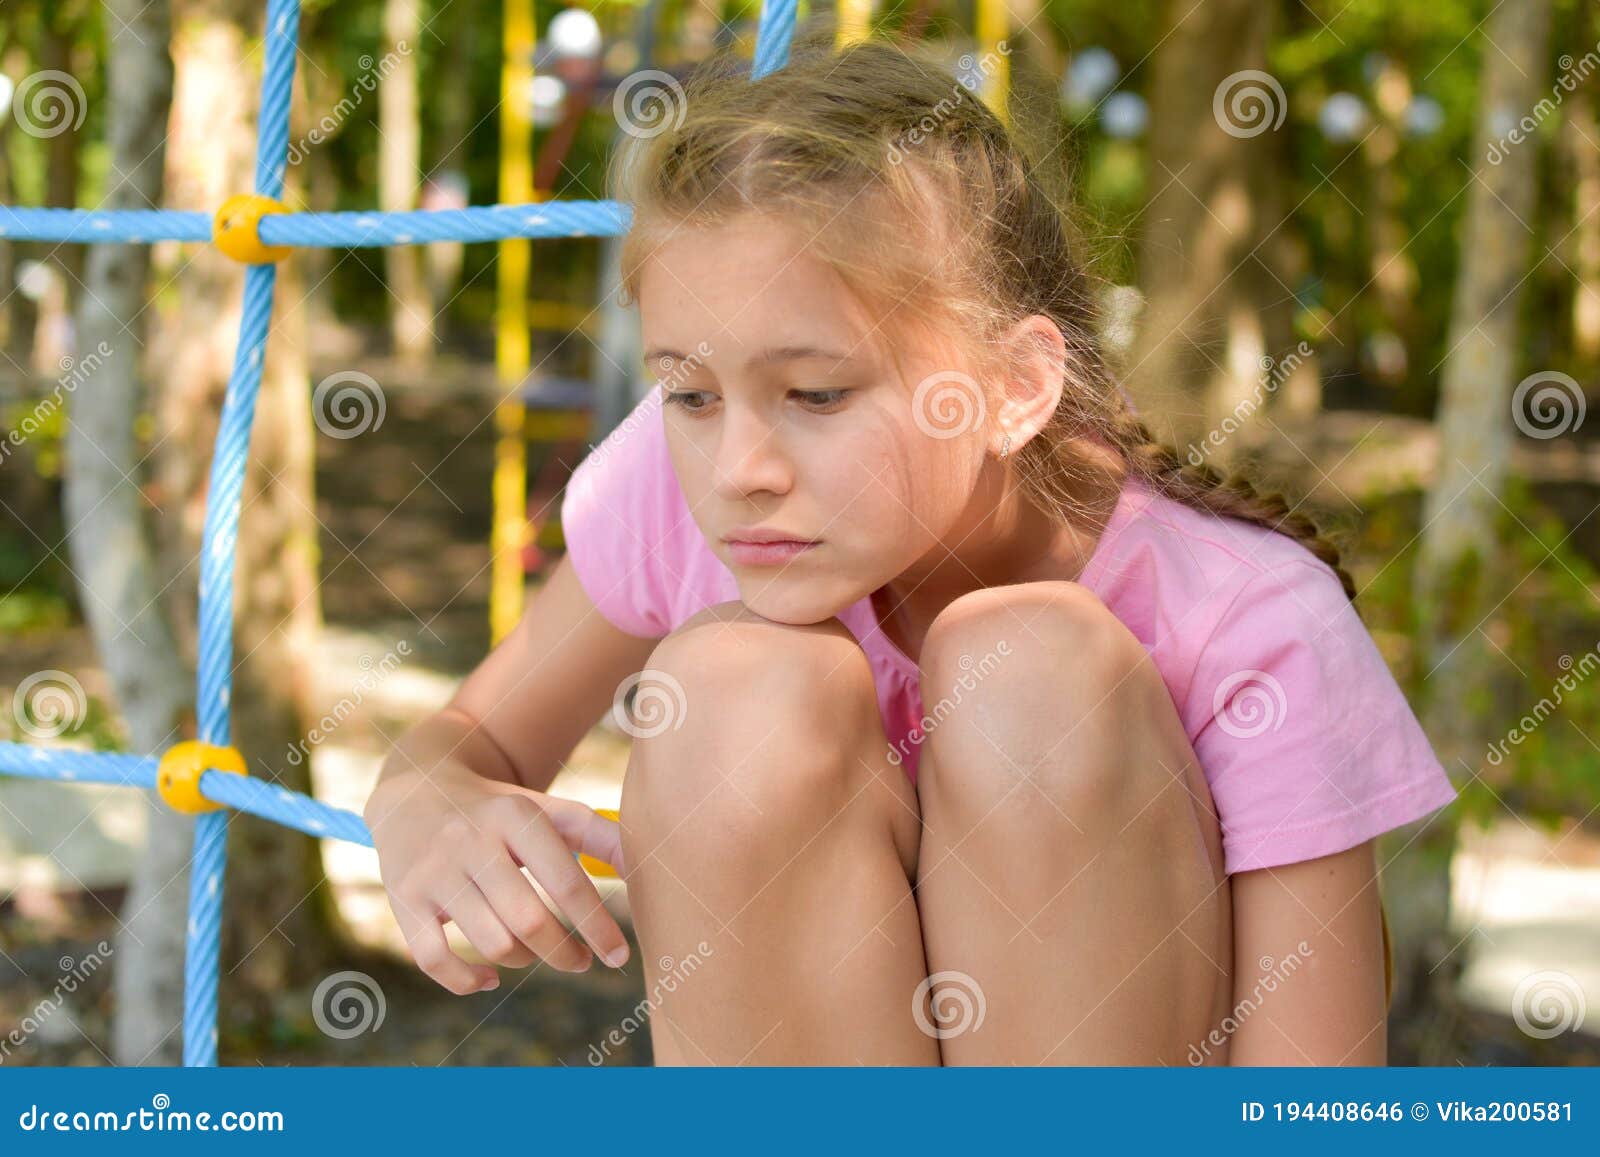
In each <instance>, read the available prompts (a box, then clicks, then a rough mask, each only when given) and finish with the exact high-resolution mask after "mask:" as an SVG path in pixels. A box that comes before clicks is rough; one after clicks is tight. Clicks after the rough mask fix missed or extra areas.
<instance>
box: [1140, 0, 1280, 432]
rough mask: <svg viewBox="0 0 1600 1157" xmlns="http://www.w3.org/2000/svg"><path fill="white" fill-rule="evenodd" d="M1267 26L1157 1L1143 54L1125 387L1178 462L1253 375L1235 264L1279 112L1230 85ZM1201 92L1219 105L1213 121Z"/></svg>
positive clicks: (1260, 342)
mask: <svg viewBox="0 0 1600 1157" xmlns="http://www.w3.org/2000/svg"><path fill="white" fill-rule="evenodd" d="M1270 19H1271V6H1269V5H1262V4H1257V3H1253V2H1252V0H1214V2H1213V3H1209V4H1203V5H1199V4H1189V3H1169V4H1168V6H1167V18H1166V20H1165V21H1164V22H1163V27H1164V28H1165V29H1166V30H1167V32H1166V34H1165V35H1164V36H1163V37H1162V38H1161V44H1160V47H1159V48H1158V49H1157V50H1156V56H1155V61H1154V68H1155V76H1154V82H1153V87H1152V99H1151V110H1150V128H1151V132H1150V177H1149V186H1150V188H1151V189H1152V190H1153V192H1152V193H1151V196H1150V201H1149V204H1148V206H1147V208H1146V211H1145V220H1144V237H1143V241H1142V246H1141V251H1140V257H1139V276H1140V280H1141V281H1142V283H1143V287H1144V295H1145V303H1146V304H1145V307H1144V310H1143V312H1142V314H1141V318H1140V326H1139V333H1138V336H1137V337H1136V339H1135V342H1134V346H1133V351H1132V355H1131V359H1130V369H1129V383H1128V384H1129V390H1130V392H1131V393H1132V395H1133V397H1134V400H1135V403H1136V405H1137V407H1138V409H1139V411H1140V413H1141V414H1142V415H1144V416H1145V419H1146V421H1147V422H1149V423H1150V424H1151V425H1152V427H1153V429H1154V432H1155V433H1156V434H1157V436H1158V437H1166V438H1169V439H1170V440H1171V441H1172V442H1173V443H1174V444H1175V445H1176V446H1177V447H1178V448H1179V450H1180V451H1183V450H1184V449H1185V448H1186V447H1189V446H1191V445H1200V444H1201V443H1202V441H1203V439H1204V438H1205V435H1206V433H1207V431H1208V430H1211V429H1214V428H1215V427H1216V425H1217V424H1218V423H1219V422H1220V420H1221V418H1222V416H1223V413H1224V412H1225V411H1227V410H1230V409H1231V407H1232V404H1233V401H1234V399H1236V398H1237V397H1238V396H1240V395H1241V394H1242V393H1243V392H1244V391H1247V390H1249V389H1251V388H1253V387H1254V385H1255V383H1256V380H1257V378H1258V376H1259V374H1260V365H1259V361H1260V356H1261V354H1260V353H1258V352H1256V351H1264V339H1263V337H1262V333H1261V328H1260V321H1259V319H1258V318H1256V317H1254V316H1253V314H1254V313H1255V311H1256V309H1257V303H1258V302H1259V301H1260V300H1261V299H1260V296H1259V294H1258V292H1256V291H1255V290H1253V288H1252V286H1251V278H1252V276H1254V275H1255V274H1258V273H1259V270H1258V269H1257V268H1256V267H1255V266H1254V265H1250V264H1248V263H1246V261H1245V259H1246V256H1247V255H1248V254H1249V253H1250V252H1251V250H1252V248H1254V246H1255V245H1256V243H1257V241H1258V239H1259V237H1260V235H1261V233H1262V232H1263V230H1262V225H1261V221H1260V214H1259V211H1258V207H1257V204H1256V199H1257V190H1256V188H1255V185H1254V181H1255V180H1256V179H1257V178H1253V177H1252V176H1251V173H1252V171H1254V170H1256V169H1258V168H1262V167H1264V166H1262V165H1261V164H1260V159H1261V156H1262V155H1263V154H1264V153H1265V152H1267V151H1268V150H1269V149H1270V143H1264V142H1263V141H1262V140H1261V137H1262V136H1263V135H1264V134H1268V133H1273V132H1276V131H1278V129H1277V128H1276V126H1277V122H1278V118H1279V116H1280V115H1283V114H1284V113H1285V112H1286V110H1285V109H1284V107H1283V99H1282V97H1281V95H1280V94H1279V93H1278V92H1275V91H1273V90H1272V89H1270V87H1268V86H1266V85H1264V84H1263V83H1261V82H1259V81H1255V80H1251V79H1249V78H1240V77H1238V76H1236V74H1238V73H1240V72H1242V71H1243V70H1246V69H1259V68H1261V66H1262V63H1263V62H1264V60H1265V49H1266V34H1267V31H1268V22H1269V21H1270ZM1219 90H1220V91H1219ZM1213 93H1218V99H1220V100H1224V101H1226V102H1227V106H1226V108H1225V109H1224V110H1223V111H1222V113H1221V115H1219V114H1218V113H1217V112H1214V110H1213V101H1212V99H1210V98H1211V96H1212V94H1213ZM1202 95H1203V96H1204V97H1205V98H1206V99H1200V96H1202ZM1274 224H1275V223H1274ZM1252 270H1254V273H1252ZM1278 292H1281V290H1279V291H1278ZM1241 367H1243V368H1241ZM1241 375H1244V376H1245V377H1247V378H1248V380H1243V379H1242V377H1241Z"/></svg>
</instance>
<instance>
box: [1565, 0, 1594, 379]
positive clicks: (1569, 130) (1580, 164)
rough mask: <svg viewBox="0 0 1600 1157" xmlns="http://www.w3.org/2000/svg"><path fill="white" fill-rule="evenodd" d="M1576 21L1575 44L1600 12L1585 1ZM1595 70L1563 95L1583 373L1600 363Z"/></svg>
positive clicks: (1590, 37) (1575, 328) (1577, 360)
mask: <svg viewBox="0 0 1600 1157" xmlns="http://www.w3.org/2000/svg"><path fill="white" fill-rule="evenodd" d="M1583 12H1585V13H1586V14H1587V17H1586V18H1583V17H1580V19H1579V21H1578V27H1579V30H1580V35H1579V38H1578V43H1579V44H1593V43H1595V41H1596V39H1600V12H1597V11H1596V9H1595V6H1594V5H1592V4H1590V5H1586V6H1585V7H1584V9H1583ZM1597 104H1600V75H1596V73H1594V72H1591V73H1590V74H1589V76H1588V78H1587V79H1586V80H1584V81H1583V82H1582V84H1581V86H1580V87H1579V89H1578V91H1577V92H1575V93H1573V94H1572V96H1571V97H1569V98H1568V100H1567V103H1566V117H1565V118H1564V120H1563V121H1562V125H1561V133H1562V140H1563V141H1564V142H1565V147H1566V151H1567V156H1568V157H1569V158H1570V162H1571V173H1572V177H1571V180H1572V237H1571V240H1570V241H1569V242H1568V245H1569V249H1568V254H1569V256H1568V258H1567V264H1568V265H1569V266H1570V267H1571V269H1572V276H1573V279H1574V280H1575V281H1576V284H1575V285H1574V286H1573V292H1572V353H1573V359H1574V365H1573V373H1574V374H1575V375H1576V376H1578V377H1579V378H1580V379H1587V378H1588V377H1589V376H1590V375H1592V374H1593V373H1594V372H1595V370H1596V368H1597V367H1600V213H1597V212H1595V206H1596V205H1600V146H1597V145H1596V143H1595V142H1597V141H1600V116H1596V112H1595V109H1596V105H1597Z"/></svg>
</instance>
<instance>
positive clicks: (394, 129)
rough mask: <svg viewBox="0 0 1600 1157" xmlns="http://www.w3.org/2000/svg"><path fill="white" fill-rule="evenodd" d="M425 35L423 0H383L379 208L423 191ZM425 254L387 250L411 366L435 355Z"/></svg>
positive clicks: (400, 209)
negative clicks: (421, 69)
mask: <svg viewBox="0 0 1600 1157" xmlns="http://www.w3.org/2000/svg"><path fill="white" fill-rule="evenodd" d="M421 33H422V13H421V4H420V0H384V6H383V44H382V46H381V47H382V52H381V53H380V55H379V58H378V61H377V63H376V64H374V65H373V68H374V69H376V70H377V76H376V78H375V79H376V82H377V85H378V207H379V208H380V209H382V210H383V211H384V212H385V213H405V212H410V211H411V210H413V209H415V208H417V195H418V193H419V191H420V189H421V182H422V122H421V119H420V114H419V110H418V99H419V91H420V83H421V82H420V79H419V76H418V59H417V54H418V51H419V49H420V44H419V37H420V36H421ZM363 79H364V80H365V79H368V78H363ZM421 252H422V251H421V250H420V249H419V248H418V247H417V246H415V245H390V246H388V247H386V248H385V249H384V251H383V267H384V273H385V280H386V282H387V284H388V289H389V298H390V310H389V321H390V331H391V333H392V334H393V337H394V347H395V352H396V353H397V354H398V355H399V357H400V359H401V360H402V361H404V362H405V363H406V364H408V365H412V366H420V365H423V364H425V363H427V362H428V361H430V360H431V359H432V357H433V342H434V335H433V310H432V308H431V307H430V304H429V301H428V287H427V285H426V283H425V282H424V281H423V278H422V261H421Z"/></svg>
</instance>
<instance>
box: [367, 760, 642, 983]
mask: <svg viewBox="0 0 1600 1157" xmlns="http://www.w3.org/2000/svg"><path fill="white" fill-rule="evenodd" d="M365 818H366V820H367V824H368V826H369V827H370V828H371V829H372V837H373V844H374V846H375V847H376V848H377V851H378V867H379V871H380V873H381V874H382V877H383V885H384V888H385V890H386V891H387V892H388V894H389V903H390V906H391V907H392V908H393V909H394V914H395V918H396V919H397V920H398V921H399V924H400V929H401V932H402V933H403V934H404V935H405V940H406V944H407V946H408V947H409V948H410V949H411V955H412V957H413V959H415V960H416V962H417V966H418V967H419V968H421V969H422V971H423V972H425V973H427V975H429V976H430V977H432V978H433V979H434V980H436V981H438V982H439V983H440V984H441V985H443V986H444V987H445V988H447V989H449V990H450V991H451V992H453V993H455V994H457V995H458V996H465V995H467V994H468V993H472V992H479V991H484V990H487V989H492V988H496V987H498V986H499V983H500V979H499V974H498V973H497V972H496V971H495V969H494V967H493V966H492V965H489V964H469V963H467V962H466V961H465V960H463V959H462V958H461V957H460V956H458V955H457V954H456V953H455V952H453V951H452V950H451V949H450V947H449V946H448V944H447V943H446V941H445V935H444V924H445V922H446V921H451V920H453V921H454V922H455V924H456V927H458V928H460V929H461V931H462V933H463V934H464V935H465V936H466V937H467V939H468V940H469V941H471V943H472V945H473V947H474V948H476V949H477V950H478V951H479V952H481V953H482V954H483V956H484V958H485V959H487V960H489V961H492V962H493V964H499V965H504V966H505V967H507V968H525V967H527V966H528V965H530V964H532V963H533V962H534V961H535V960H543V961H545V963H547V964H549V965H550V966H551V967H552V968H557V969H560V970H561V971H563V972H582V971H584V970H585V969H587V968H588V967H589V966H590V965H591V964H592V963H593V961H594V955H593V954H592V953H591V952H590V949H591V948H592V949H593V952H594V954H598V955H599V956H600V957H601V958H602V959H603V960H605V961H606V963H608V964H610V965H612V966H613V967H620V966H621V965H622V964H623V963H625V962H626V961H627V958H628V943H627V940H626V939H625V938H624V937H623V935H622V929H621V928H619V927H618V926H617V922H616V921H615V920H614V919H612V917H611V914H610V913H609V912H607V911H606V909H605V907H604V905H602V904H601V902H600V893H599V892H598V891H597V890H596V888H595V885H594V881H592V880H591V879H590V878H589V876H588V873H586V872H585V871H584V870H583V868H582V867H581V866H580V865H579V864H578V861H577V859H576V858H575V856H574V854H573V853H575V852H584V853H587V854H588V855H591V856H594V857H595V858H596V859H600V860H604V861H605V862H607V863H609V864H611V865H612V866H613V867H614V868H616V869H617V870H618V872H622V871H623V870H624V865H623V862H622V835H621V828H620V827H619V826H618V825H617V824H616V823H614V822H612V821H611V820H608V819H606V818H605V817H603V816H600V815H597V814H596V813H595V812H594V810H593V809H592V808H589V807H587V806H585V805H584V804H581V803H578V802H577V801H575V800H567V799H559V798H557V797H555V796H552V795H546V794H545V793H543V792H538V791H531V790H529V789H527V788H524V787H518V786H514V785H511V784H508V783H503V782H500V781H498V780H490V779H485V778H483V777H482V776H479V775H477V774H476V773H475V772H473V771H472V770H471V769H470V768H467V767H465V766H463V765H461V764H446V765H443V766H435V767H434V768H433V769H432V770H431V772H430V773H429V774H426V775H424V774H422V773H420V772H419V773H414V774H408V775H402V776H395V777H392V778H388V779H385V780H384V781H382V782H380V783H379V785H378V787H377V788H376V789H374V791H373V793H372V796H371V798H370V799H369V800H368V801H367V805H366V809H365ZM523 867H525V868H527V869H528V871H529V872H530V873H531V874H532V876H533V878H534V879H535V880H537V881H538V882H539V885H540V886H541V887H542V888H543V889H544V890H545V892H546V893H547V894H548V895H549V896H550V898H551V899H552V900H553V901H554V902H555V904H556V906H557V907H558V908H559V909H560V910H561V912H562V913H563V914H565V916H566V917H567V919H568V920H570V921H571V922H572V924H573V926H574V928H575V929H576V931H575V932H569V931H567V930H566V929H565V928H564V927H562V925H561V923H560V921H559V920H557V918H556V917H555V915H554V914H553V913H552V912H551V910H550V908H549V907H547V906H546V904H545V902H544V900H543V899H541V898H540V896H539V894H538V893H537V892H536V891H535V890H534V888H533V885H532V884H531V883H530V882H529V881H528V879H527V877H525V876H524V875H523V874H522V872H521V870H520V869H521V868H523ZM578 933H581V934H582V939H579V937H578ZM585 940H587V941H588V945H587V946H585V944H584V941H585Z"/></svg>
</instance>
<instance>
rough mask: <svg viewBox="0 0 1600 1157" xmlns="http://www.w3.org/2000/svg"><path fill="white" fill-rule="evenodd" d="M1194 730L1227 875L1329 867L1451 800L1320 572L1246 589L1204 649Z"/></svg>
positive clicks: (1264, 577) (1277, 575)
mask: <svg viewBox="0 0 1600 1157" xmlns="http://www.w3.org/2000/svg"><path fill="white" fill-rule="evenodd" d="M1184 716H1185V718H1186V719H1196V718H1202V719H1204V723H1203V725H1202V726H1201V727H1200V728H1199V729H1198V730H1197V731H1196V732H1194V733H1193V734H1192V735H1191V742H1192V744H1193V746H1194V751H1195V755H1196V756H1197V757H1198V758H1199V760H1200V763H1201V766H1202V768H1203V769H1204V770H1205V773H1206V777H1207V780H1208V782H1209V783H1210V786H1211V791H1212V797H1213V799H1214V801H1215V803H1216V807H1217V814H1218V816H1219V818H1220V820H1221V825H1222V833H1223V846H1224V853H1225V859H1226V865H1227V870H1228V871H1229V872H1239V871H1248V870H1251V869H1256V868H1268V867H1275V866H1277V865H1280V864H1288V863H1295V862H1298V861H1301V860H1309V859H1314V858H1316V857H1318V856H1326V855H1332V854H1333V853H1335V852H1341V851H1344V850H1345V849H1347V848H1351V847H1354V846H1355V845H1357V844H1359V843H1361V842H1363V841H1365V840H1368V839H1371V838H1372V837H1374V836H1376V835H1378V834H1380V833H1382V832H1385V831H1389V830H1390V829H1392V828H1396V827H1399V826H1401V825H1403V824H1406V823H1410V822H1412V821H1413V820H1417V819H1420V818H1422V817H1423V816H1426V815H1428V814H1429V813H1431V812H1433V811H1435V810H1437V809H1438V808H1440V807H1442V806H1444V805H1445V804H1448V803H1450V802H1451V801H1452V800H1454V799H1455V797H1456V790H1455V787H1454V786H1453V785H1452V784H1451V782H1450V777H1449V775H1448V774H1446V772H1445V769H1444V767H1443V766H1442V765H1441V764H1440V762H1439V760H1438V757H1437V756H1436V755H1435V754H1434V752H1433V748H1432V746H1431V745H1430V744H1429V742H1428V738H1427V736H1426V735H1425V734H1424V733H1423V730H1422V726H1421V724H1420V723H1419V722H1418V721H1417V718H1416V715H1415V714H1414V713H1413V712H1412V710H1411V707H1410V704H1409V703H1407V701H1406V698H1405V695H1404V693H1403V692H1402V691H1401V689H1400V686H1399V684H1398V683H1397V682H1396V681H1395V678H1394V675H1393V674H1392V673H1391V672H1390V670H1389V667H1388V664H1387V663H1386V662H1385V661H1384V659H1383V655H1382V654H1381V653H1380V652H1379V650H1378V648H1377V644H1376V643H1374V642H1373V639H1372V636H1371V635H1370V634H1369V633H1368V631H1367V629H1366V626H1365V624H1364V623H1362V621H1361V618H1360V616H1359V615H1358V614H1357V613H1356V610H1355V608H1354V606H1352V605H1351V603H1350V600H1349V598H1348V597H1347V596H1346V595H1345V593H1344V588H1343V586H1342V584H1341V583H1340V582H1339V579H1338V576H1337V575H1335V574H1334V572H1333V570H1332V569H1331V568H1329V567H1328V566H1326V565H1325V564H1323V563H1322V562H1321V561H1320V560H1315V559H1312V558H1310V556H1309V555H1308V556H1307V558H1306V559H1305V560H1301V559H1295V560H1292V561H1289V562H1285V563H1282V564H1279V565H1278V566H1275V567H1273V568H1272V569H1270V570H1268V571H1265V572H1263V573H1261V574H1259V575H1257V576H1256V577H1254V578H1253V579H1251V580H1250V581H1249V582H1248V583H1246V584H1245V585H1244V587H1242V588H1241V589H1240V591H1239V594H1238V595H1237V596H1236V597H1235V598H1234V600H1233V601H1232V603H1231V604H1230V605H1229V607H1228V609H1227V611H1226V612H1225V613H1224V614H1223V616H1222V618H1221V619H1220V620H1219V621H1218V623H1217V626H1216V628H1215V629H1214V630H1213V631H1212V632H1211V634H1210V636H1209V638H1208V640H1207V642H1206V644H1205V646H1204V647H1203V648H1202V649H1201V652H1200V656H1199V659H1198V662H1197V664H1196V668H1195V677H1194V679H1193V680H1192V681H1191V683H1190V688H1189V692H1188V702H1187V704H1186V706H1185V711H1184Z"/></svg>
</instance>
